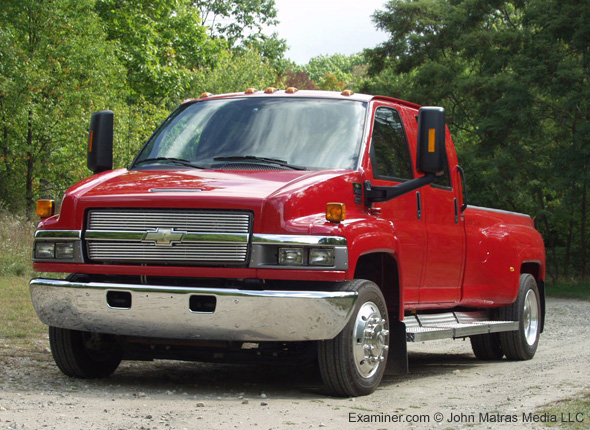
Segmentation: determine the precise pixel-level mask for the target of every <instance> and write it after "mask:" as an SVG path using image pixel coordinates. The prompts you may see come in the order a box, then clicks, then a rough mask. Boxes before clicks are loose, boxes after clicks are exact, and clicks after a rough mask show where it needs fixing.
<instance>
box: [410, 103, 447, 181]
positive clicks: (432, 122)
mask: <svg viewBox="0 0 590 430" xmlns="http://www.w3.org/2000/svg"><path fill="white" fill-rule="evenodd" d="M445 150H446V149H445V110H444V108H442V107H433V106H426V107H422V108H420V110H419V111H418V152H417V156H416V158H417V167H418V170H419V171H421V172H422V173H424V174H429V173H432V174H435V175H439V174H441V173H442V172H443V171H444V170H445V168H446V166H445V157H444V155H445Z"/></svg>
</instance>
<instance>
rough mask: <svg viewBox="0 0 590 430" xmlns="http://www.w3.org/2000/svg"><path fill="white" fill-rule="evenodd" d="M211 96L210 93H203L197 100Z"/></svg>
mask: <svg viewBox="0 0 590 430" xmlns="http://www.w3.org/2000/svg"><path fill="white" fill-rule="evenodd" d="M212 95H213V94H211V93H207V92H205V93H203V94H201V97H199V98H201V99H206V98H207V97H211V96H212Z"/></svg>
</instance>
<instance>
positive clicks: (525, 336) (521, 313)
mask: <svg viewBox="0 0 590 430" xmlns="http://www.w3.org/2000/svg"><path fill="white" fill-rule="evenodd" d="M502 311H503V315H502V318H503V319H504V321H518V322H519V324H518V330H516V331H509V332H504V333H500V342H501V345H502V350H503V351H504V353H505V354H506V358H508V359H509V360H530V359H531V358H533V357H534V355H535V352H536V351H537V346H538V345H539V335H540V333H541V321H542V315H541V313H542V308H541V299H540V295H539V289H538V287H537V281H535V278H534V277H533V276H532V275H530V274H527V273H523V274H522V275H520V286H519V290H518V298H517V299H516V302H514V303H513V304H512V305H510V306H506V307H505V308H503V309H502Z"/></svg>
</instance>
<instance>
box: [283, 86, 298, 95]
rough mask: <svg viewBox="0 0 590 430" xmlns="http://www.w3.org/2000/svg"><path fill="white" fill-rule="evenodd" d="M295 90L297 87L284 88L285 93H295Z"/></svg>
mask: <svg viewBox="0 0 590 430" xmlns="http://www.w3.org/2000/svg"><path fill="white" fill-rule="evenodd" d="M297 91H299V90H298V89H297V88H295V87H289V88H287V89H286V90H285V92H286V93H287V94H295V93H296V92H297Z"/></svg>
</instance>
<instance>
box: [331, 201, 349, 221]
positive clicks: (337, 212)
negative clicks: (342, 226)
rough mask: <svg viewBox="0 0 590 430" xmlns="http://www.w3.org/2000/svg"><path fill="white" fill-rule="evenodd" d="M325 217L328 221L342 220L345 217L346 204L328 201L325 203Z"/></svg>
mask: <svg viewBox="0 0 590 430" xmlns="http://www.w3.org/2000/svg"><path fill="white" fill-rule="evenodd" d="M326 219H327V220H328V221H330V222H342V221H344V220H345V219H346V205H345V204H344V203H328V204H327V205H326Z"/></svg>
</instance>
